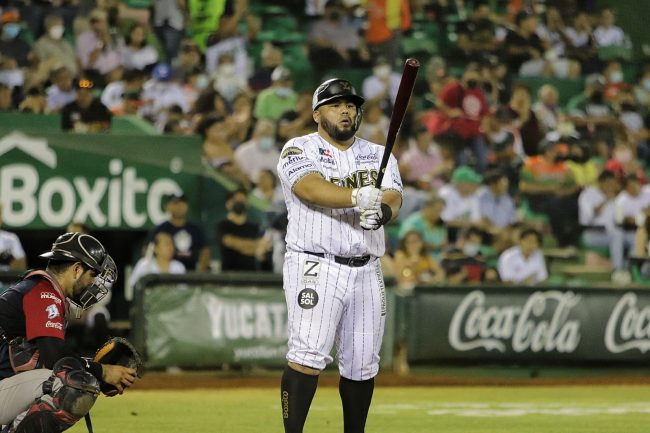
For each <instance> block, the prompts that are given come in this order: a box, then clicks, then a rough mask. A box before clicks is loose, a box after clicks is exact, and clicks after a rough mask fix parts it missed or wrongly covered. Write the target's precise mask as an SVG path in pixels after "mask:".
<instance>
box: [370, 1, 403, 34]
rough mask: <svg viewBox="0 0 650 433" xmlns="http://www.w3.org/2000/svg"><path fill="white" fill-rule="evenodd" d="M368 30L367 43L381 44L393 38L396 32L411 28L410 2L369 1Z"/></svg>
mask: <svg viewBox="0 0 650 433" xmlns="http://www.w3.org/2000/svg"><path fill="white" fill-rule="evenodd" d="M366 7H367V9H368V29H367V30H366V41H367V42H368V43H369V44H381V43H383V42H386V41H387V40H388V39H390V38H391V37H392V36H393V31H395V30H398V29H399V30H402V31H404V30H408V29H409V28H410V27H411V10H410V8H409V4H408V0H368V3H367V5H366Z"/></svg>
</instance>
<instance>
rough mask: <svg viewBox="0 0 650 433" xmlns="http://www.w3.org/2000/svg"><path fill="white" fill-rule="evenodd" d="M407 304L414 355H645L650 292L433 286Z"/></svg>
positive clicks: (649, 355) (538, 358)
mask: <svg viewBox="0 0 650 433" xmlns="http://www.w3.org/2000/svg"><path fill="white" fill-rule="evenodd" d="M408 302H409V307H408V311H409V313H408V316H407V317H408V322H409V332H408V335H409V339H408V343H409V344H408V346H409V347H408V353H409V359H410V360H411V361H436V360H449V361H454V360H474V361H481V360H485V361H497V362H499V361H504V362H512V361H515V362H518V361H526V362H547V361H549V362H557V361H560V362H563V361H570V362H583V361H584V362H594V361H603V362H605V361H606V362H611V361H621V362H642V361H645V362H647V361H649V360H650V290H648V291H645V290H634V291H625V292H622V291H621V290H620V289H618V290H616V289H612V290H608V289H593V288H588V287H585V288H580V287H572V288H570V289H569V288H555V287H554V288H535V287H502V288H499V287H489V288H487V287H486V288H480V289H473V288H462V289H460V288H457V287H456V288H452V287H436V288H433V287H432V288H426V289H422V290H420V289H418V290H416V292H415V295H414V297H413V298H412V299H410V300H409V301H408Z"/></svg>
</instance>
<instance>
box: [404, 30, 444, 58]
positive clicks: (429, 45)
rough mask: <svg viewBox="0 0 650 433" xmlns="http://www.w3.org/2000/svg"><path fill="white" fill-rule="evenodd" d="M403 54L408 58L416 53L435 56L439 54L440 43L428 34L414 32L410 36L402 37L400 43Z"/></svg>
mask: <svg viewBox="0 0 650 433" xmlns="http://www.w3.org/2000/svg"><path fill="white" fill-rule="evenodd" d="M400 45H401V49H402V53H403V54H404V55H406V56H410V55H413V54H415V53H426V54H427V55H429V56H430V55H433V54H437V53H438V51H439V50H438V42H437V41H436V40H435V39H433V38H432V37H431V36H430V35H428V34H427V33H424V32H421V31H414V32H412V33H411V35H410V36H405V37H402V39H401V41H400Z"/></svg>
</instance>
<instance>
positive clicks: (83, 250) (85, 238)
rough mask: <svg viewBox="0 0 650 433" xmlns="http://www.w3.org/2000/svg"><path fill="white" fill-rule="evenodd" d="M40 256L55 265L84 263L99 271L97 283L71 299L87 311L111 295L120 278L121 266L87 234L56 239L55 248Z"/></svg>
mask: <svg viewBox="0 0 650 433" xmlns="http://www.w3.org/2000/svg"><path fill="white" fill-rule="evenodd" d="M39 257H42V258H44V259H48V260H52V261H55V262H81V263H83V264H84V265H86V266H88V267H89V268H91V269H93V270H95V271H96V272H97V276H96V277H95V279H94V280H93V283H92V284H91V285H90V286H89V287H87V288H85V289H84V290H83V291H82V292H81V293H79V294H75V296H74V297H73V298H72V299H71V301H72V302H74V303H75V304H76V305H77V306H78V307H80V308H82V309H86V308H88V307H90V306H91V305H93V304H95V303H97V301H99V300H100V299H102V298H103V297H104V296H106V295H107V294H108V291H109V290H110V289H111V287H112V286H113V283H114V282H115V280H116V279H117V266H115V262H114V261H113V258H112V257H111V256H110V255H109V254H108V253H107V252H106V249H105V248H104V246H103V245H102V244H101V242H99V241H98V240H97V239H95V238H94V237H92V236H90V235H87V234H83V233H65V234H62V235H61V236H59V237H58V238H56V241H54V243H53V244H52V249H51V250H50V251H48V252H47V253H43V254H41V255H40V256H39Z"/></svg>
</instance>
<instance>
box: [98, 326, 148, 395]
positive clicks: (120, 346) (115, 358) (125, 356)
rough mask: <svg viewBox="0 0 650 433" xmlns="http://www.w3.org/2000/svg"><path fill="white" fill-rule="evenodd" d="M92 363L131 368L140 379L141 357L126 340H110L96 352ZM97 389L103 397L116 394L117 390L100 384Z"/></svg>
mask: <svg viewBox="0 0 650 433" xmlns="http://www.w3.org/2000/svg"><path fill="white" fill-rule="evenodd" d="M93 361H95V362H99V363H101V364H112V365H122V366H124V367H129V368H133V369H135V371H136V374H137V375H138V377H142V373H143V364H142V357H141V356H140V354H139V353H138V351H137V350H135V347H133V345H132V344H131V342H129V341H128V340H127V339H125V338H122V337H113V338H110V339H109V340H108V341H107V342H106V343H104V345H103V346H102V347H100V348H99V349H98V350H97V353H95V356H94V357H93ZM99 389H100V390H101V391H102V392H103V393H104V394H105V395H115V394H117V388H116V387H115V386H113V385H111V384H108V383H105V382H102V383H101V384H100V387H99Z"/></svg>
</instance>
